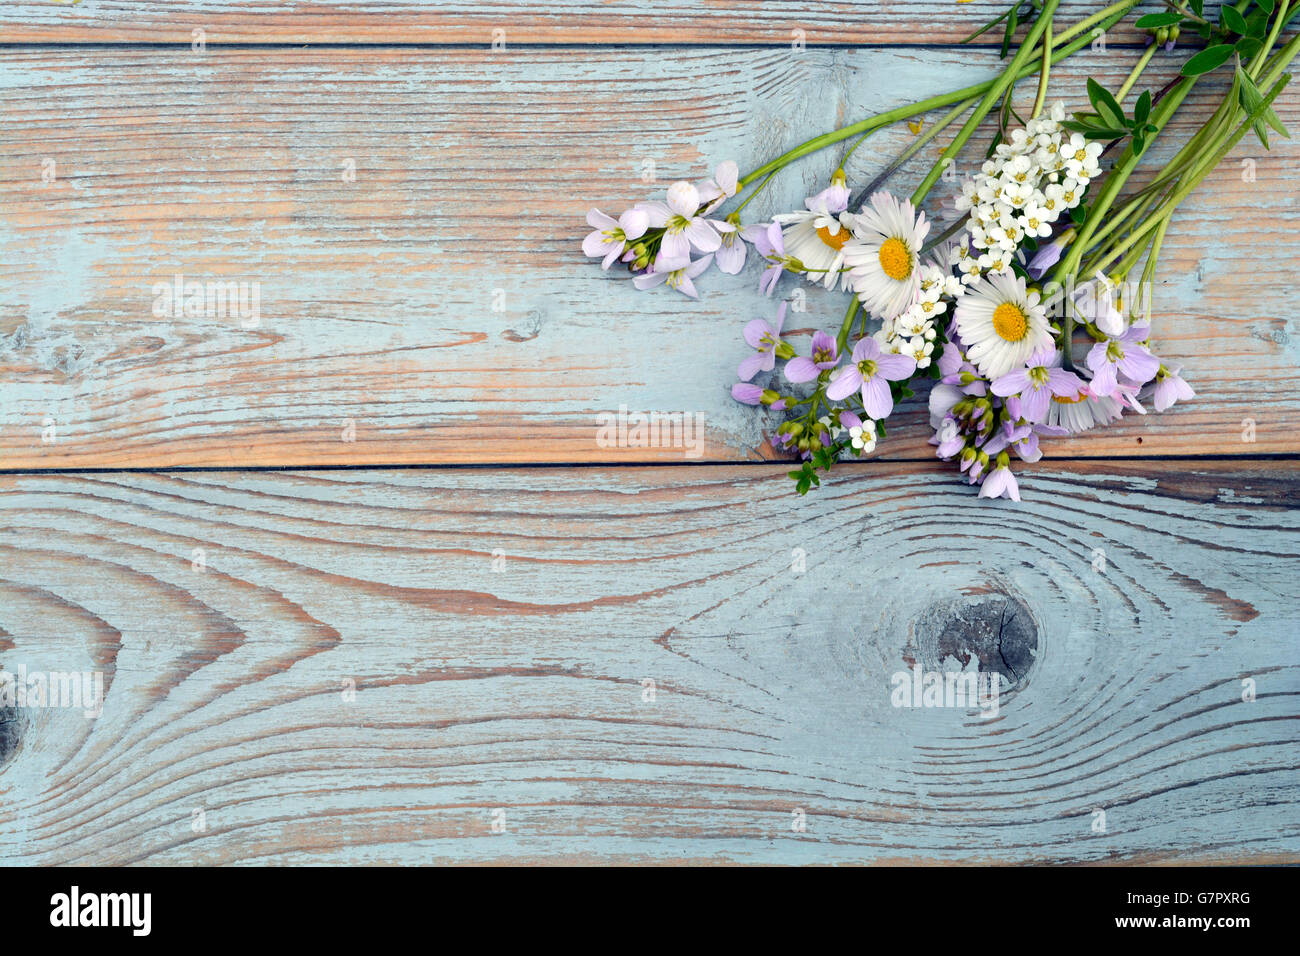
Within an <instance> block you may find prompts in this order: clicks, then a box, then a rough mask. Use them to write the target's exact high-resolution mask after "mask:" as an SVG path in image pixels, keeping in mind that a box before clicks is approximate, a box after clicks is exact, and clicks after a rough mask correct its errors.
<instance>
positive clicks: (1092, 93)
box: [1088, 77, 1126, 128]
mask: <svg viewBox="0 0 1300 956" xmlns="http://www.w3.org/2000/svg"><path fill="white" fill-rule="evenodd" d="M1088 99H1090V100H1091V101H1092V106H1093V109H1095V110H1096V111H1097V113H1098V115H1099V116H1101V118H1102V119H1103V120H1105V122H1106V125H1107V126H1109V127H1116V126H1118V127H1121V128H1122V127H1123V126H1125V125H1126V124H1125V123H1124V111H1123V110H1122V109H1120V108H1119V103H1118V102H1116V100H1115V97H1113V96H1111V94H1110V91H1109V90H1107V89H1106V88H1105V87H1104V86H1102V85H1101V84H1100V83H1098V82H1097V81H1096V80H1094V79H1093V78H1092V77H1088Z"/></svg>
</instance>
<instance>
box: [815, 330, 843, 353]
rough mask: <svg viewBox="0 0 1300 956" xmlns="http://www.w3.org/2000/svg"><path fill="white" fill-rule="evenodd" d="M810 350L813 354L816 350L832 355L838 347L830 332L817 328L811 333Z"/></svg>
mask: <svg viewBox="0 0 1300 956" xmlns="http://www.w3.org/2000/svg"><path fill="white" fill-rule="evenodd" d="M812 351H813V354H814V355H815V354H817V353H818V352H829V353H831V354H832V355H834V354H835V353H836V352H837V351H838V349H837V348H836V345H835V339H833V338H831V334H830V333H829V332H823V331H822V330H821V329H818V330H817V331H816V332H814V333H813V337H812Z"/></svg>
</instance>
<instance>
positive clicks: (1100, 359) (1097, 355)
mask: <svg viewBox="0 0 1300 956" xmlns="http://www.w3.org/2000/svg"><path fill="white" fill-rule="evenodd" d="M1109 346H1110V343H1109V342H1098V343H1097V344H1096V345H1094V346H1093V347H1092V348H1090V349H1088V368H1090V369H1092V370H1093V371H1094V372H1095V371H1097V369H1099V368H1101V366H1103V365H1105V364H1106V361H1107V360H1106V349H1107V348H1109Z"/></svg>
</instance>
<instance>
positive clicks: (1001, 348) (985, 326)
mask: <svg viewBox="0 0 1300 956" xmlns="http://www.w3.org/2000/svg"><path fill="white" fill-rule="evenodd" d="M956 321H957V331H958V333H959V334H960V335H961V339H962V342H964V343H965V344H966V357H967V358H968V359H970V361H972V362H974V363H975V366H976V367H977V368H978V369H979V371H980V373H981V374H982V375H984V376H985V377H986V378H998V377H1000V376H1002V375H1006V374H1007V373H1008V372H1010V371H1012V370H1014V369H1017V368H1021V367H1022V366H1024V364H1025V362H1026V360H1027V359H1028V358H1029V356H1030V355H1032V354H1033V353H1034V352H1035V351H1036V350H1037V349H1040V348H1050V347H1051V346H1052V329H1051V326H1050V325H1048V323H1047V308H1046V306H1044V305H1043V304H1042V302H1041V301H1040V299H1039V296H1038V293H1037V292H1028V291H1026V289H1025V280H1024V279H1022V278H1020V277H1019V276H1016V275H1014V274H1011V273H999V274H994V275H986V276H984V277H983V278H982V279H980V281H979V282H977V283H976V284H975V285H973V286H971V287H970V289H969V290H968V291H967V292H966V294H965V295H964V296H963V297H962V298H961V300H960V301H959V302H958V303H957V310H956Z"/></svg>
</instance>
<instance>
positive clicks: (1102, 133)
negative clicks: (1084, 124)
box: [1083, 128, 1129, 141]
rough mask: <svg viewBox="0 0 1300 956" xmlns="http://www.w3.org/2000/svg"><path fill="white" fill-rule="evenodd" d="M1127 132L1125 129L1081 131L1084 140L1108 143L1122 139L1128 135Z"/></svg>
mask: <svg viewBox="0 0 1300 956" xmlns="http://www.w3.org/2000/svg"><path fill="white" fill-rule="evenodd" d="M1128 132H1129V131H1128V130H1127V129H1125V128H1116V129H1086V130H1084V131H1083V138H1084V139H1100V140H1107V141H1109V140H1112V139H1123V138H1124V137H1125V136H1127V135H1128Z"/></svg>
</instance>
